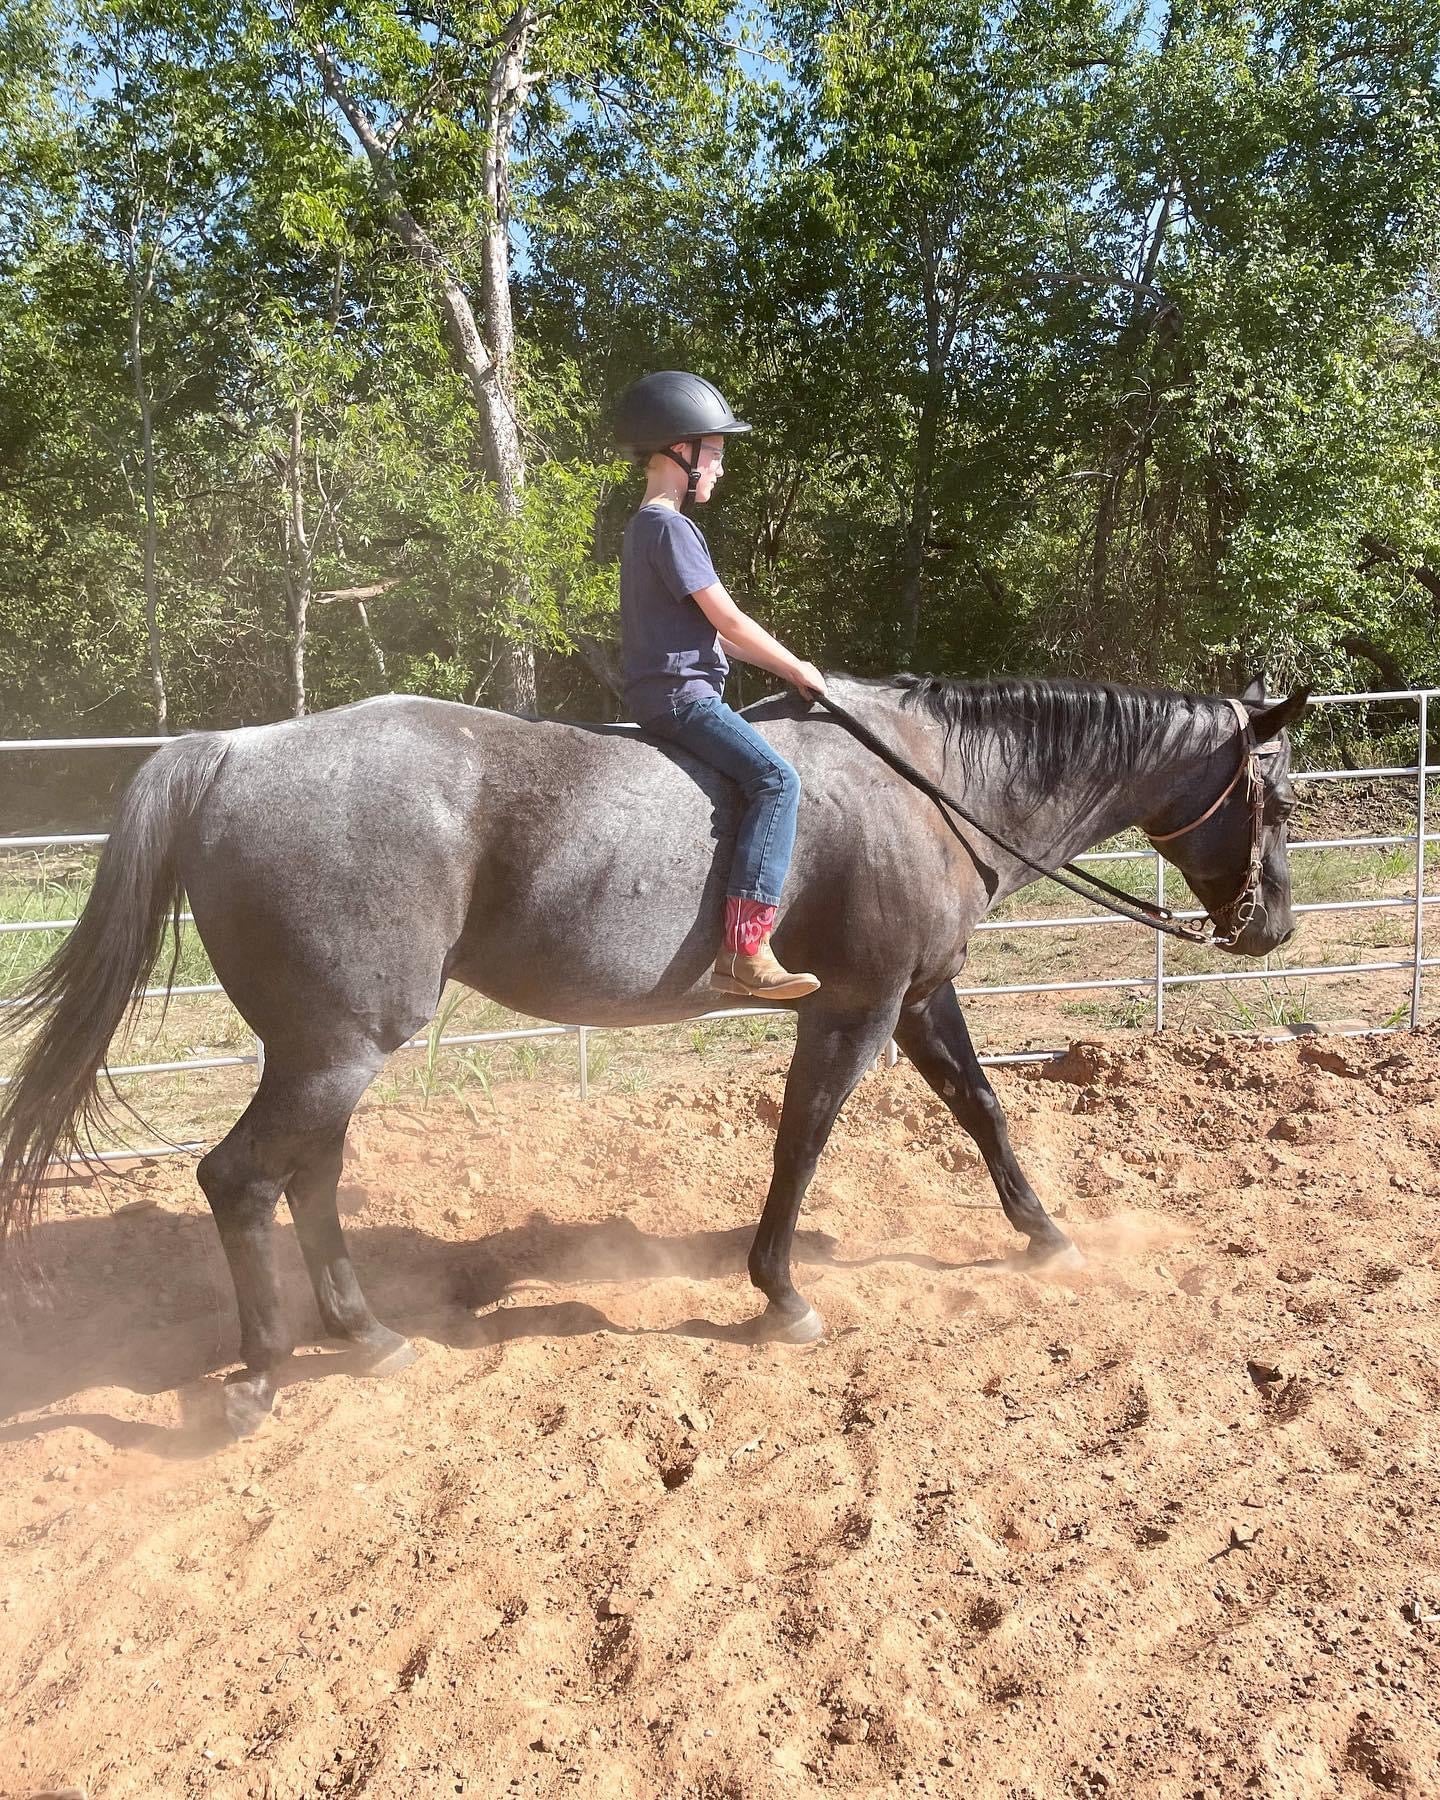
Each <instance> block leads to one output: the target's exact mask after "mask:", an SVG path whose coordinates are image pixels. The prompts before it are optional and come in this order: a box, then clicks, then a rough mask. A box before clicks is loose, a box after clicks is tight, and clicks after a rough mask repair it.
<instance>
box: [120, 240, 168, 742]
mask: <svg viewBox="0 0 1440 1800" xmlns="http://www.w3.org/2000/svg"><path fill="white" fill-rule="evenodd" d="M129 252H130V254H129V258H128V261H129V277H130V380H131V385H132V386H133V388H134V390H135V405H136V407H137V408H138V410H139V414H140V473H141V481H142V486H143V492H144V502H143V504H144V508H145V532H144V543H143V555H144V566H145V575H144V580H145V637H146V641H147V643H148V646H149V653H150V691H151V703H152V705H153V707H154V712H155V730H156V733H157V734H158V735H161V736H163V735H165V734H166V733H168V732H169V730H170V701H169V696H168V695H167V693H166V691H165V670H164V666H163V664H162V662H161V659H160V592H159V579H158V575H157V572H156V556H155V549H156V540H157V537H158V532H157V528H156V523H155V402H154V400H153V398H152V396H151V393H150V383H149V381H148V379H147V377H146V372H145V348H144V338H143V329H142V328H143V324H144V317H145V302H146V299H147V298H148V297H149V293H150V286H151V280H152V273H153V271H152V267H151V265H150V263H149V261H148V259H147V258H146V256H145V254H144V253H143V252H142V250H141V247H140V221H139V219H138V218H137V219H136V220H135V222H134V224H133V226H132V228H131V231H130V238H129Z"/></svg>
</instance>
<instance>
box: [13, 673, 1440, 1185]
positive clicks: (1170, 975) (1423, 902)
mask: <svg viewBox="0 0 1440 1800" xmlns="http://www.w3.org/2000/svg"><path fill="white" fill-rule="evenodd" d="M1376 701H1392V702H1398V701H1405V702H1409V703H1410V704H1412V705H1414V706H1415V707H1416V709H1417V717H1416V727H1417V744H1418V753H1417V756H1416V759H1415V762H1414V763H1412V764H1407V765H1399V766H1393V767H1392V766H1386V767H1382V768H1373V769H1306V770H1293V771H1292V772H1291V780H1292V782H1294V783H1296V784H1297V785H1298V784H1302V783H1324V782H1336V781H1403V780H1411V781H1414V783H1415V830H1414V831H1413V832H1408V833H1398V834H1397V833H1386V834H1378V835H1376V834H1372V835H1363V836H1355V837H1337V838H1309V839H1303V838H1302V839H1299V840H1297V841H1295V842H1292V843H1291V845H1290V849H1291V851H1292V853H1293V852H1307V851H1318V850H1345V849H1382V848H1389V849H1393V848H1398V847H1399V846H1400V845H1413V847H1414V852H1415V878H1414V886H1413V890H1412V892H1411V893H1410V894H1408V895H1406V896H1405V897H1403V898H1381V899H1363V900H1321V901H1309V902H1305V903H1303V904H1300V905H1297V906H1296V907H1295V909H1294V910H1295V911H1296V912H1297V913H1342V912H1371V911H1377V910H1408V911H1413V913H1414V915H1415V923H1414V932H1413V937H1412V943H1411V953H1410V955H1408V956H1406V957H1403V958H1399V959H1386V960H1374V961H1370V962H1349V963H1317V964H1312V965H1309V966H1305V967H1293V968H1283V967H1282V968H1268V967H1265V968H1259V969H1222V970H1206V971H1202V972H1187V973H1177V972H1174V971H1172V970H1169V969H1167V967H1166V961H1165V958H1166V939H1165V937H1164V935H1163V934H1161V933H1156V936H1155V962H1154V972H1153V973H1152V974H1150V975H1139V976H1134V975H1127V976H1104V977H1092V978H1089V979H1084V980H1078V981H1027V982H980V983H977V984H976V985H974V986H971V987H957V989H956V990H955V991H956V993H957V994H958V995H960V996H961V997H963V998H980V997H983V996H985V995H1016V994H1061V993H1083V992H1094V991H1105V990H1116V989H1125V990H1127V991H1129V992H1132V993H1134V992H1137V991H1138V992H1144V991H1146V990H1149V991H1150V992H1151V993H1152V995H1153V1019H1154V1027H1155V1029H1156V1030H1157V1031H1158V1030H1161V1029H1163V1027H1164V1025H1165V996H1166V994H1167V993H1168V992H1169V991H1170V990H1171V989H1173V988H1178V987H1189V986H1197V985H1202V984H1208V983H1219V984H1226V985H1234V984H1239V983H1243V982H1249V981H1269V980H1274V979H1276V978H1277V977H1284V978H1290V977H1303V978H1305V979H1324V978H1328V977H1335V976H1341V975H1369V974H1379V973H1382V972H1384V973H1392V972H1396V971H1401V970H1409V971H1410V972H1411V985H1410V1002H1409V1007H1408V1012H1409V1023H1410V1027H1411V1028H1412V1029H1413V1028H1414V1027H1415V1026H1416V1025H1418V1024H1419V1022H1420V1008H1421V998H1422V988H1423V982H1424V978H1425V974H1426V971H1427V970H1431V969H1437V968H1440V955H1437V956H1427V955H1426V954H1425V918H1426V909H1427V908H1428V907H1431V906H1436V905H1440V893H1436V894H1430V893H1427V892H1426V891H1425V853H1426V847H1427V845H1430V844H1436V843H1440V832H1435V831H1431V830H1429V829H1428V825H1429V820H1428V817H1427V805H1426V800H1427V796H1426V783H1427V781H1428V780H1430V779H1431V778H1434V777H1440V764H1437V763H1431V762H1430V761H1429V742H1430V736H1429V733H1430V714H1431V706H1432V703H1433V702H1436V701H1440V688H1407V689H1396V690H1390V691H1387V692H1384V693H1377V694H1321V695H1317V696H1315V697H1314V698H1313V699H1312V701H1311V704H1312V705H1314V706H1359V705H1366V706H1368V705H1371V704H1373V703H1374V702H1376ZM171 741H172V740H171V739H168V738H163V737H105V738H37V739H24V738H20V739H5V740H0V754H4V753H6V752H18V753H25V754H33V753H37V752H39V753H44V752H50V751H61V750H67V751H73V750H93V749H103V750H114V749H127V750H148V749H156V748H158V747H159V746H161V745H163V744H166V743H169V742H171ZM106 835H107V834H106V833H104V832H45V833H31V834H25V835H15V836H9V837H5V836H0V852H5V851H13V850H40V849H55V848H61V847H67V846H75V847H83V846H93V845H101V844H103V843H104V842H105V839H106ZM1076 860H1077V861H1078V862H1084V863H1099V862H1140V863H1146V862H1148V863H1152V864H1153V865H1154V878H1155V895H1156V898H1157V899H1158V900H1159V901H1160V902H1162V903H1163V902H1164V899H1165V886H1166V878H1167V875H1168V872H1169V865H1168V864H1167V863H1166V861H1165V859H1164V858H1163V857H1162V856H1161V855H1160V853H1159V852H1158V851H1156V850H1154V849H1153V848H1152V849H1136V850H1097V851H1090V852H1088V853H1086V854H1085V855H1083V856H1080V857H1077V858H1076ZM1203 916H1204V915H1203V914H1202V913H1201V912H1199V911H1198V910H1195V911H1187V912H1181V913H1178V914H1177V917H1180V918H1184V919H1198V918H1202V917H1203ZM181 921H182V923H189V922H192V921H191V915H190V914H189V913H182V914H181ZM75 922H76V921H75V920H74V919H33V920H29V919H27V920H19V921H15V922H10V923H5V924H0V933H5V932H32V931H52V932H58V931H68V930H70V929H71V928H72V927H73V926H74V924H75ZM1126 925H1129V926H1130V929H1132V930H1134V929H1136V927H1135V926H1133V925H1131V924H1130V921H1129V920H1126V919H1121V918H1117V917H1116V916H1115V915H1113V914H1111V913H1082V914H1078V915H1074V916H1070V917H1047V918H1034V919H986V920H983V921H981V923H980V924H979V925H978V926H977V927H976V929H977V931H981V932H995V931H998V932H1005V933H1011V934H1014V933H1020V932H1026V931H1054V930H1058V929H1061V928H1066V929H1078V928H1088V927H1094V926H1111V927H1118V926H1126ZM1140 929H1143V927H1142V928H1140ZM223 991H224V990H223V989H222V988H221V987H220V985H219V983H218V982H199V983H195V984H192V985H188V986H181V987H175V988H171V989H169V990H168V992H169V993H170V994H171V995H175V996H183V995H198V994H218V993H222V992H223ZM166 992H167V990H166V989H164V988H146V989H145V997H146V998H159V997H161V996H163V995H164V994H165V993H166ZM23 1004H24V1003H23V1001H21V1000H18V999H10V1000H0V1008H9V1007H17V1006H20V1005H23ZM775 1010H776V1009H775V1008H772V1007H727V1008H724V1009H722V1010H719V1011H716V1012H708V1013H702V1014H699V1015H697V1016H696V1018H695V1019H694V1020H693V1021H690V1022H695V1023H699V1022H702V1021H709V1020H720V1019H738V1018H760V1017H766V1016H771V1015H773V1013H774V1011H775ZM602 1029H603V1030H606V1031H612V1030H625V1029H642V1028H637V1027H621V1026H604V1027H600V1026H589V1025H534V1026H517V1027H514V1028H511V1029H501V1030H495V1031H472V1032H459V1033H456V1034H454V1035H453V1036H441V1037H439V1038H437V1039H433V1040H432V1039H431V1038H429V1037H428V1036H427V1037H417V1038H412V1039H411V1040H410V1042H409V1043H407V1044H404V1045H402V1046H401V1050H402V1051H410V1050H417V1049H424V1048H430V1047H434V1048H441V1049H455V1048H460V1047H463V1046H467V1045H474V1044H494V1043H509V1042H516V1041H520V1040H524V1039H532V1038H563V1037H573V1038H574V1039H575V1041H576V1058H577V1065H578V1079H579V1090H580V1097H581V1099H582V1100H583V1099H585V1098H587V1097H588V1094H589V1085H590V1065H589V1040H590V1037H591V1036H592V1034H593V1033H594V1032H595V1031H597V1030H602ZM887 1054H888V1059H889V1061H891V1062H892V1063H893V1062H894V1060H895V1046H894V1045H893V1044H891V1045H890V1047H889V1051H888V1053H887ZM1058 1054H1060V1052H1059V1051H1058V1050H1023V1051H1002V1052H997V1053H994V1054H991V1055H987V1056H982V1057H981V1058H980V1060H981V1062H982V1063H985V1064H988V1065H992V1066H993V1065H996V1064H1009V1063H1017V1062H1038V1061H1043V1060H1045V1059H1047V1058H1049V1057H1052V1056H1056V1055H1058ZM263 1066H264V1048H263V1046H262V1045H260V1044H259V1043H258V1042H257V1044H256V1047H255V1051H254V1053H253V1054H251V1055H249V1056H202V1057H191V1058H188V1059H184V1060H178V1061H173V1062H153V1063H131V1064H126V1065H122V1066H119V1067H116V1068H113V1069H111V1070H109V1073H110V1074H111V1075H112V1076H121V1075H129V1076H147V1075H162V1074H177V1073H180V1072H183V1071H185V1070H187V1069H225V1068H244V1067H256V1068H263ZM9 1079H10V1078H9V1077H0V1086H3V1085H6V1084H8V1081H9ZM203 1148H204V1146H203V1145H200V1144H183V1145H182V1144H167V1145H155V1146H150V1147H146V1148H143V1149H140V1150H125V1149H118V1150H107V1151H100V1152H95V1153H92V1160H97V1161H115V1160H119V1159H123V1158H128V1157H132V1156H165V1155H189V1154H192V1153H193V1152H195V1151H196V1150H199V1149H203Z"/></svg>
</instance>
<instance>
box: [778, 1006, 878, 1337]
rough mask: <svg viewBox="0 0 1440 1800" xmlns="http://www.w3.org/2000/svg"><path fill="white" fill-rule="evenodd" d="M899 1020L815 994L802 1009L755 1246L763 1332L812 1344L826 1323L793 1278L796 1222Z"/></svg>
mask: <svg viewBox="0 0 1440 1800" xmlns="http://www.w3.org/2000/svg"><path fill="white" fill-rule="evenodd" d="M893 1021H894V1014H893V1012H891V1011H888V1010H887V1011H884V1012H880V1013H875V1012H868V1013H833V1012H822V1011H819V1010H818V1009H816V1007H815V1003H814V1001H813V1000H812V1001H807V1002H806V1004H805V1006H804V1007H802V1008H801V1011H800V1019H799V1025H798V1028H797V1031H796V1036H795V1054H794V1056H792V1057H791V1059H790V1073H789V1075H788V1076H787V1077H786V1080H785V1106H784V1110H783V1111H782V1112H781V1115H780V1128H779V1130H778V1131H777V1132H776V1134H775V1172H774V1175H773V1176H772V1178H771V1181H770V1192H769V1193H768V1194H767V1195H766V1198H765V1211H764V1213H763V1214H762V1215H761V1218H760V1225H759V1228H758V1229H757V1231H756V1233H755V1241H754V1243H753V1244H752V1245H751V1247H750V1279H751V1281H753V1282H754V1284H755V1286H756V1287H758V1288H759V1289H760V1291H761V1293H762V1294H764V1295H765V1297H766V1299H767V1301H768V1302H769V1304H768V1305H767V1307H766V1308H765V1311H764V1312H763V1313H762V1314H761V1315H760V1317H759V1319H758V1320H757V1321H756V1323H755V1335H756V1336H757V1337H761V1338H766V1339H768V1340H770V1341H771V1342H777V1341H778V1342H781V1343H791V1344H804V1343H809V1342H810V1341H811V1340H812V1339H814V1338H817V1337H819V1336H820V1334H821V1332H822V1331H823V1330H824V1326H823V1325H822V1323H821V1320H820V1315H819V1314H818V1313H817V1312H816V1311H815V1309H814V1307H813V1306H811V1305H810V1303H809V1302H808V1301H807V1300H806V1299H805V1297H804V1295H803V1294H799V1293H797V1292H796V1290H795V1284H794V1283H793V1281H792V1280H791V1278H790V1248H791V1244H792V1243H793V1241H794V1237H795V1222H796V1220H797V1219H798V1217H799V1216H800V1203H801V1201H802V1200H803V1199H804V1198H805V1190H806V1189H807V1188H808V1187H809V1185H810V1180H811V1177H812V1176H813V1175H814V1173H815V1165H816V1163H817V1162H818V1161H819V1159H820V1152H821V1151H822V1150H823V1149H824V1148H825V1140H826V1139H827V1138H828V1137H829V1135H830V1131H831V1128H832V1127H833V1125H834V1123H835V1121H836V1119H837V1118H838V1117H839V1115H840V1108H841V1107H842V1106H843V1105H844V1104H845V1102H846V1101H847V1100H848V1099H849V1098H850V1095H851V1094H852V1093H853V1092H854V1089H855V1084H856V1082H858V1081H859V1079H860V1077H861V1076H862V1075H863V1074H864V1073H865V1071H866V1069H867V1068H869V1066H870V1064H871V1063H872V1062H874V1060H875V1058H876V1057H877V1056H878V1055H879V1053H880V1051H881V1050H883V1049H884V1047H885V1042H886V1039H887V1038H888V1037H889V1036H890V1030H891V1026H892V1024H893Z"/></svg>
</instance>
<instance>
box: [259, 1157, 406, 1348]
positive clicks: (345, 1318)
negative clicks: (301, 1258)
mask: <svg viewBox="0 0 1440 1800" xmlns="http://www.w3.org/2000/svg"><path fill="white" fill-rule="evenodd" d="M344 1157H345V1127H344V1126H343V1125H342V1126H341V1127H340V1129H339V1130H338V1131H336V1132H333V1133H332V1134H331V1135H330V1137H329V1138H328V1139H327V1140H326V1141H325V1142H324V1143H323V1144H317V1145H316V1146H315V1149H314V1150H313V1152H312V1153H311V1154H310V1155H309V1156H308V1157H307V1158H306V1160H305V1161H304V1162H302V1163H300V1164H299V1165H298V1166H297V1167H296V1170H295V1173H294V1174H293V1175H292V1176H291V1177H290V1179H289V1181H288V1182H286V1184H285V1198H286V1199H287V1200H288V1201H289V1202H290V1215H291V1217H292V1218H293V1219H294V1221H295V1235H296V1236H297V1237H298V1238H299V1240H300V1248H301V1250H302V1251H303V1252H304V1254H305V1266H306V1267H307V1268H308V1269H309V1271H310V1284H311V1286H312V1287H313V1288H314V1289H315V1301H316V1304H317V1306H318V1307H319V1308H320V1319H321V1323H322V1324H323V1325H324V1327H325V1329H326V1331H327V1332H329V1334H330V1335H331V1337H337V1338H348V1339H349V1341H350V1342H351V1343H353V1344H355V1345H357V1346H358V1347H359V1349H360V1350H361V1351H362V1352H363V1354H364V1356H365V1359H366V1361H367V1363H368V1365H369V1368H370V1371H371V1373H372V1374H376V1375H393V1374H394V1373H395V1372H396V1371H397V1370H399V1369H403V1368H406V1367H408V1366H409V1364H410V1363H412V1362H413V1361H414V1360H415V1352H414V1350H413V1349H412V1348H411V1346H410V1344H409V1342H408V1340H407V1339H405V1338H403V1337H401V1335H400V1333H399V1332H398V1331H391V1330H390V1328H389V1327H388V1326H386V1325H382V1324H381V1323H380V1321H379V1320H378V1319H377V1318H376V1317H375V1315H374V1313H373V1312H371V1310H370V1306H369V1303H368V1301H367V1300H366V1298H365V1296H364V1294H363V1293H362V1292H361V1291H360V1283H359V1281H358V1280H357V1279H356V1277H355V1269H354V1265H353V1264H352V1263H351V1261H350V1253H349V1251H348V1250H347V1249H346V1246H345V1237H344V1233H343V1232H342V1231H341V1229H340V1215H339V1213H338V1212H337V1211H336V1208H335V1189H336V1187H337V1185H338V1183H339V1180H340V1169H341V1165H342V1163H343V1161H344Z"/></svg>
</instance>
